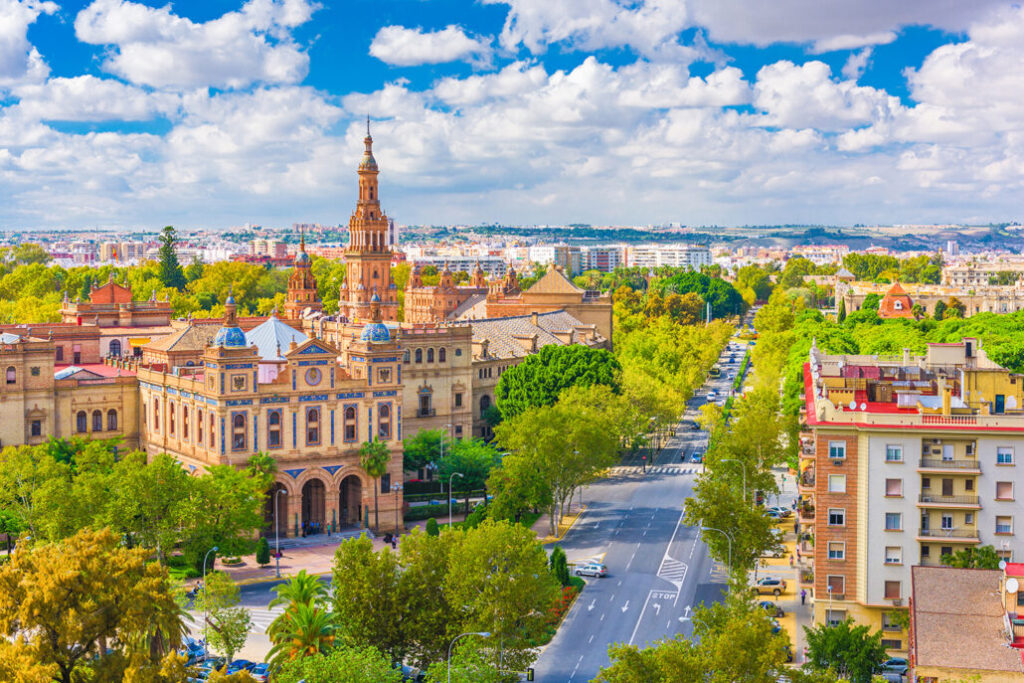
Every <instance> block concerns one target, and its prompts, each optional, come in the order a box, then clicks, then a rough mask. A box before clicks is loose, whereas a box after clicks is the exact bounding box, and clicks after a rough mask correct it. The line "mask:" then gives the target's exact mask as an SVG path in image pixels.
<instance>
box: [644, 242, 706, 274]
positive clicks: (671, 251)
mask: <svg viewBox="0 0 1024 683" xmlns="http://www.w3.org/2000/svg"><path fill="white" fill-rule="evenodd" d="M711 262H712V261H711V249H710V248H708V247H706V246H704V245H703V244H641V245H637V246H634V247H629V248H628V249H627V250H626V265H627V266H630V267H638V268H652V269H653V268H661V267H662V266H671V267H673V268H690V269H691V270H699V269H700V268H701V267H702V266H710V265H711Z"/></svg>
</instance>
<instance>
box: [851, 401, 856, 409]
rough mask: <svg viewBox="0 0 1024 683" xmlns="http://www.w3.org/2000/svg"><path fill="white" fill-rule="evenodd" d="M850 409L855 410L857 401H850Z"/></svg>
mask: <svg viewBox="0 0 1024 683" xmlns="http://www.w3.org/2000/svg"><path fill="white" fill-rule="evenodd" d="M850 410H857V402H856V401H850Z"/></svg>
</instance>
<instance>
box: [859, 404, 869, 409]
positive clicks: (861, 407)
mask: <svg viewBox="0 0 1024 683" xmlns="http://www.w3.org/2000/svg"><path fill="white" fill-rule="evenodd" d="M860 409H861V410H867V409H868V404H867V403H861V404H860Z"/></svg>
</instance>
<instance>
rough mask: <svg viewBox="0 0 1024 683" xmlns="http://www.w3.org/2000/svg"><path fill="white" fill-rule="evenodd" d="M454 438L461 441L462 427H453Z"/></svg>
mask: <svg viewBox="0 0 1024 683" xmlns="http://www.w3.org/2000/svg"><path fill="white" fill-rule="evenodd" d="M455 438H456V439H461V438H462V425H455Z"/></svg>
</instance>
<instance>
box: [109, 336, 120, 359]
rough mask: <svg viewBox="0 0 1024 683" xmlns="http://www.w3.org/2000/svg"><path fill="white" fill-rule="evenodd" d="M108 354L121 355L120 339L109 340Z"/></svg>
mask: <svg viewBox="0 0 1024 683" xmlns="http://www.w3.org/2000/svg"><path fill="white" fill-rule="evenodd" d="M110 355H111V356H120V355H121V340H120V339H114V340H112V341H111V342H110Z"/></svg>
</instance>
